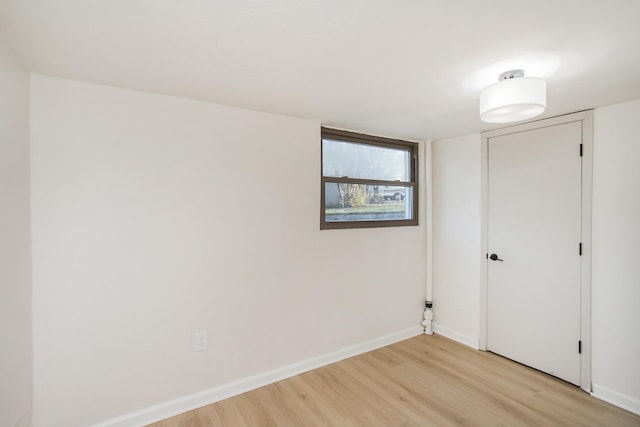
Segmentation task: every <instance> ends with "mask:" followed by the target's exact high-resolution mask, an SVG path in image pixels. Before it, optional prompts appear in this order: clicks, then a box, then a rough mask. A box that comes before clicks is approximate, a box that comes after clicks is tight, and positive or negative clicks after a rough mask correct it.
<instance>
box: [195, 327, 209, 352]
mask: <svg viewBox="0 0 640 427" xmlns="http://www.w3.org/2000/svg"><path fill="white" fill-rule="evenodd" d="M208 348H209V339H208V338H207V331H199V332H194V334H193V351H205V350H206V349H208Z"/></svg>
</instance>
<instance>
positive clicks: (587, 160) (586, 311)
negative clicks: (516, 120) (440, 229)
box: [478, 110, 593, 393]
mask: <svg viewBox="0 0 640 427" xmlns="http://www.w3.org/2000/svg"><path fill="white" fill-rule="evenodd" d="M571 122H580V123H581V126H582V206H581V208H582V227H581V233H582V239H581V240H582V257H581V260H580V261H581V262H580V339H581V341H582V353H581V354H580V388H581V389H583V390H584V391H586V392H588V393H591V391H592V387H591V252H592V250H591V249H592V247H591V198H592V196H591V195H592V187H593V184H592V183H593V111H592V110H587V111H580V112H577V113H572V114H566V115H563V116H557V117H552V118H549V119H542V120H537V121H533V122H529V123H524V124H520V125H515V126H509V127H505V128H501V129H496V130H492V131H488V132H483V133H482V148H481V150H482V151H481V152H482V193H481V195H482V206H481V223H482V230H481V248H482V252H481V253H480V254H479V256H480V257H481V260H482V262H481V270H480V331H479V334H478V335H479V344H480V350H485V351H486V350H487V323H488V322H487V314H488V312H487V302H488V300H487V296H488V292H487V289H488V276H487V263H488V260H487V259H486V256H487V254H488V253H489V252H488V251H489V248H488V178H489V168H488V160H489V157H488V153H489V151H488V140H489V138H491V137H496V136H501V135H508V134H511V133H515V132H523V131H527V130H533V129H539V128H543V127H547V126H555V125H559V124H564V123H571Z"/></svg>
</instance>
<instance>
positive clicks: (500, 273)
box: [487, 122, 581, 385]
mask: <svg viewBox="0 0 640 427" xmlns="http://www.w3.org/2000/svg"><path fill="white" fill-rule="evenodd" d="M580 143H581V122H571V123H564V124H559V125H555V126H548V127H544V128H540V129H534V130H527V131H522V132H516V133H512V134H506V135H501V136H495V137H490V138H488V140H487V145H488V187H487V188H488V211H487V214H488V230H487V231H488V234H487V243H488V251H489V253H488V254H487V256H489V257H490V258H489V259H488V260H487V349H488V350H490V351H492V352H494V353H498V354H500V355H503V356H505V357H508V358H510V359H513V360H515V361H518V362H520V363H523V364H525V365H528V366H531V367H533V368H536V369H538V370H541V371H543V372H547V373H549V374H551V375H554V376H556V377H559V378H561V379H563V380H565V381H568V382H570V383H573V384H576V385H580V354H579V352H578V350H579V349H578V346H579V344H578V341H579V340H580V266H581V264H580V253H579V250H580V246H579V245H580V236H581V157H580ZM491 258H497V259H495V260H492V259H491Z"/></svg>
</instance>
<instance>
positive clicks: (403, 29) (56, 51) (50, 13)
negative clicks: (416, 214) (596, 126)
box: [0, 0, 640, 139]
mask: <svg viewBox="0 0 640 427" xmlns="http://www.w3.org/2000/svg"><path fill="white" fill-rule="evenodd" d="M639 17H640V0H607V1H603V0H535V1H531V0H511V1H505V0H482V1H475V0H0V36H1V37H3V38H5V39H6V40H7V41H8V43H9V44H10V45H11V46H12V47H13V49H14V50H15V51H16V53H17V54H18V56H19V57H20V59H21V60H22V62H23V63H24V65H25V66H26V67H27V68H28V69H29V70H31V71H32V72H35V73H41V74H47V75H50V76H56V77H63V78H68V79H74V80H81V81H87V82H95V83H101V84H106V85H112V86H117V87H121V88H128V89H135V90H142V91H148V92H155V93H161V94H167V95H174V96H180V97H187V98H193V99H199V100H204V101H211V102H215V103H220V104H226V105H233V106H239V107H243V108H248V109H253V110H259V111H267V112H273V113H280V114H286V115H291V116H296V117H305V118H312V119H317V120H320V121H321V122H322V123H324V124H326V125H330V126H336V127H341V128H346V129H352V130H357V131H363V132H370V133H375V134H379V135H385V136H391V137H399V138H409V139H438V138H443V137H450V136H457V135H464V134H468V133H473V132H478V131H483V130H488V129H492V128H495V127H497V126H496V125H488V124H484V123H482V122H481V121H480V120H479V118H478V94H479V92H480V90H481V89H482V88H483V87H485V86H487V85H489V84H491V83H493V82H494V81H497V76H498V74H500V73H501V72H503V71H506V70H508V69H513V68H522V69H524V70H525V71H526V73H527V75H528V76H536V77H543V78H545V79H547V81H548V87H547V94H548V95H547V105H548V107H547V111H546V112H545V114H544V116H542V117H549V116H555V115H559V114H564V113H570V112H573V111H578V110H583V109H587V108H594V107H599V106H604V105H610V104H613V103H618V102H622V101H626V100H631V99H638V98H640V24H639V23H638V22H639V21H638V19H639Z"/></svg>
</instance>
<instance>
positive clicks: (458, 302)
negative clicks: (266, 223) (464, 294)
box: [453, 297, 462, 310]
mask: <svg viewBox="0 0 640 427" xmlns="http://www.w3.org/2000/svg"><path fill="white" fill-rule="evenodd" d="M453 308H455V309H456V310H460V309H461V308H462V300H461V299H460V297H455V298H453Z"/></svg>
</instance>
